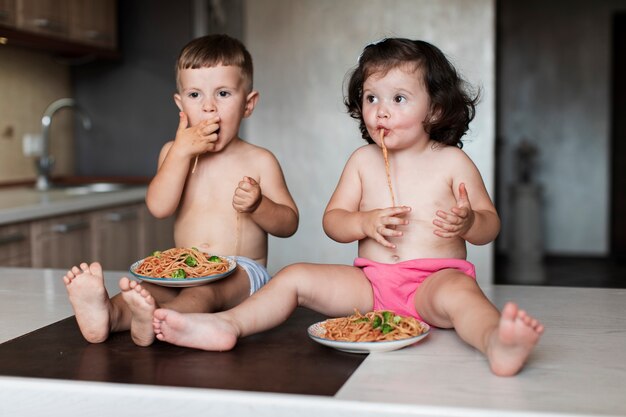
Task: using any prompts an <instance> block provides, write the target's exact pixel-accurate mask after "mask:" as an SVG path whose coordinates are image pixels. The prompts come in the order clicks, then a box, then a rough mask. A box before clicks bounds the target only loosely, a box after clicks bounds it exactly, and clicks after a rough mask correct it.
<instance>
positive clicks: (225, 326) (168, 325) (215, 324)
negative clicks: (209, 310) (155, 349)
mask: <svg viewBox="0 0 626 417" xmlns="http://www.w3.org/2000/svg"><path fill="white" fill-rule="evenodd" d="M153 327H154V333H155V334H156V338H157V339H159V340H162V341H164V342H169V343H172V344H174V345H178V346H186V347H191V348H196V349H203V350H219V351H224V350H230V349H232V348H233V347H235V344H236V343H237V330H236V329H235V327H233V325H232V324H230V323H229V322H228V321H226V320H224V319H223V318H221V317H219V314H181V313H177V312H176V311H174V310H168V309H164V308H161V309H158V310H156V311H155V312H154V320H153Z"/></svg>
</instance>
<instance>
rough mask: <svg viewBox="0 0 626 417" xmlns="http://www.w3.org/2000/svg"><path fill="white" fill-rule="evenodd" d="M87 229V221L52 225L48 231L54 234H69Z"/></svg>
mask: <svg viewBox="0 0 626 417" xmlns="http://www.w3.org/2000/svg"><path fill="white" fill-rule="evenodd" d="M88 227H89V222H87V221H84V220H83V221H77V222H72V223H57V224H54V225H52V227H51V228H50V230H52V231H53V232H55V233H70V232H74V231H76V230H82V229H87V228H88Z"/></svg>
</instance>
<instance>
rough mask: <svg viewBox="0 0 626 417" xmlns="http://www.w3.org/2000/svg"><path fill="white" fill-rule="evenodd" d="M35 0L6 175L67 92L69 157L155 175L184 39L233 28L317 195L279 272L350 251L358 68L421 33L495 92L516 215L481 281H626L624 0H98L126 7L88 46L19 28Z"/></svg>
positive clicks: (12, 79)
mask: <svg viewBox="0 0 626 417" xmlns="http://www.w3.org/2000/svg"><path fill="white" fill-rule="evenodd" d="M70 1H73V0H70ZM48 2H50V3H52V4H54V3H55V0H48ZM22 3H28V1H25V0H10V1H7V0H0V37H1V36H5V37H6V39H8V41H7V42H5V43H6V44H5V45H0V97H1V98H0V184H11V183H19V182H25V181H26V182H27V181H32V180H34V177H35V170H34V167H33V164H32V161H31V160H30V159H31V158H30V157H28V156H24V153H23V143H22V141H23V137H24V136H25V135H27V134H29V133H32V132H36V130H37V129H38V126H39V125H40V120H41V115H42V113H43V111H44V109H45V108H46V106H47V105H48V104H49V103H50V102H52V101H54V100H56V99H57V98H61V97H73V98H75V99H76V100H77V102H78V103H79V104H80V106H81V107H83V108H84V109H85V111H86V112H87V113H89V115H90V116H91V118H92V121H93V127H92V129H91V130H90V131H84V130H83V129H80V128H76V129H74V126H73V122H72V119H71V118H69V117H66V120H65V121H63V120H61V121H60V122H59V123H58V126H57V127H56V128H57V129H59V131H61V132H63V133H59V134H56V135H55V137H56V136H58V137H59V138H61V137H62V138H61V139H58V140H56V139H55V141H54V143H53V153H54V154H55V156H56V157H57V165H56V168H55V174H56V175H76V176H123V177H137V178H146V179H148V178H150V177H151V176H152V175H154V173H155V170H156V161H157V156H158V152H159V150H160V149H161V146H162V145H163V143H165V142H166V141H168V140H171V139H172V138H173V135H174V133H175V130H176V126H177V109H176V107H175V105H174V102H173V99H172V96H173V94H174V92H175V82H174V63H175V60H176V57H177V55H178V52H179V50H180V48H181V47H182V46H183V45H184V44H185V43H187V42H188V41H189V40H191V39H192V38H194V37H197V36H201V35H204V34H207V33H228V34H230V35H232V36H234V37H237V38H239V39H241V40H242V41H243V42H244V43H245V44H246V45H247V46H248V49H249V50H250V52H251V54H252V56H253V58H254V63H255V80H254V84H255V85H254V86H255V89H257V90H258V91H259V92H260V95H261V99H260V102H259V105H258V106H257V108H256V110H255V112H254V114H253V115H252V117H251V118H250V119H248V120H246V121H245V123H244V126H243V131H242V137H243V138H245V139H246V140H248V141H250V142H252V143H255V144H258V145H261V146H264V147H266V148H268V149H270V150H272V151H273V152H274V154H275V155H276V156H277V158H278V159H279V161H280V163H281V165H282V167H283V170H284V173H285V176H286V179H287V183H288V186H289V188H290V190H291V192H292V194H293V196H294V198H295V199H296V202H297V204H298V206H299V209H300V212H301V222H300V228H299V230H298V232H297V233H296V235H295V236H293V237H291V238H289V239H274V238H272V239H271V241H270V265H269V269H270V272H272V273H273V272H276V271H277V270H278V269H280V268H281V267H282V266H284V265H286V264H290V263H293V262H298V261H310V262H325V263H329V262H330V263H351V262H352V259H353V258H354V257H355V255H356V244H351V245H342V244H337V243H336V242H333V241H332V240H330V239H329V238H328V237H326V236H325V235H324V233H323V231H322V227H321V218H322V213H323V210H324V207H325V205H326V203H327V201H328V199H329V197H330V195H331V193H332V192H333V190H334V187H335V185H336V183H337V180H338V178H339V176H340V174H341V170H342V169H343V166H344V163H345V161H346V160H347V158H348V156H349V155H350V154H351V153H352V152H353V151H354V150H355V149H356V148H357V147H358V146H361V145H363V144H364V142H363V140H362V139H360V135H359V132H358V128H357V124H356V122H354V121H353V120H352V119H351V118H350V117H349V116H348V115H347V114H346V112H345V109H344V106H343V104H342V103H343V82H344V77H345V75H346V73H347V72H348V71H349V70H350V69H351V68H352V67H353V66H354V65H355V64H356V59H357V57H358V55H359V53H360V52H361V50H362V49H363V47H364V46H365V45H366V44H367V43H369V42H373V41H376V40H378V39H380V38H383V37H391V36H400V37H408V38H415V39H423V40H426V41H428V42H431V43H433V44H435V45H437V46H438V47H439V48H441V49H442V50H443V51H444V52H445V53H446V55H447V56H448V57H449V58H450V60H451V61H452V62H453V63H454V65H455V66H456V67H457V69H458V70H459V72H460V73H461V74H462V75H463V76H464V77H465V79H467V80H468V81H469V82H470V84H472V85H473V86H475V87H477V88H480V89H481V92H482V99H481V102H480V104H479V106H478V108H477V116H476V118H475V120H474V121H473V122H472V125H471V131H470V132H469V133H468V135H467V136H466V139H465V146H464V148H463V149H464V150H465V151H466V152H467V153H468V154H469V155H470V156H471V157H472V159H473V160H474V162H475V163H476V165H477V166H478V168H479V169H480V171H481V173H482V175H483V178H484V179H485V183H486V185H487V187H488V190H489V192H490V194H491V196H492V198H493V199H494V201H495V202H496V205H497V208H498V211H499V213H500V215H501V218H502V221H503V227H502V232H501V234H500V236H499V238H498V239H497V241H496V242H495V243H494V244H490V245H486V246H483V247H470V250H469V260H470V261H472V262H474V263H475V264H476V265H477V269H478V274H479V281H481V283H483V284H488V283H491V282H496V283H515V284H532V285H573V286H600V287H602V286H605V287H606V286H608V287H621V288H623V287H626V281H625V280H624V277H625V274H624V272H626V267H625V266H624V264H623V259H624V258H625V257H626V256H625V254H626V224H625V222H624V220H623V216H622V215H621V214H622V213H623V212H626V202H625V201H624V198H625V196H626V192H624V190H625V189H626V184H625V183H626V160H625V159H626V157H625V155H626V149H625V145H624V141H625V139H626V114H625V113H626V82H625V81H624V80H623V79H621V78H622V77H620V76H623V74H626V59H625V57H626V0H597V1H593V2H591V1H585V0H573V1H572V0H570V1H565V0H554V1H550V2H545V1H538V0H530V1H528V0H526V1H521V0H500V1H495V0H440V1H436V2H433V1H428V0H384V1H383V0H341V1H334V0H231V1H226V0H182V1H177V2H173V1H166V0H153V1H148V0H123V1H113V0H107V1H105V2H97V4H107V3H110V4H112V5H113V6H112V7H113V8H112V9H111V8H104V9H102V10H101V11H96V12H97V13H99V14H100V15H101V16H102V15H103V14H106V13H112V17H111V20H112V21H113V22H114V25H115V26H114V27H115V31H114V32H113V35H112V37H110V38H109V39H108V41H109V44H108V45H107V44H100V45H95V47H94V48H91V49H86V50H82V49H80V48H69V47H68V46H67V44H64V43H63V42H50V41H46V42H43V41H42V39H41V38H38V37H35V38H32V39H30V38H28V37H23V36H22V37H21V39H20V42H18V44H15V43H13V42H11V40H12V37H11V36H7V35H6V34H7V33H8V34H9V35H13V32H12V31H11V29H10V23H8V21H6V20H5V21H3V20H2V19H3V17H2V16H3V15H2V10H3V7H5V8H6V10H9V11H11V4H18V5H19V4H22ZM37 3H39V4H42V3H46V2H45V1H42V2H37ZM7 4H8V6H7ZM94 4H95V3H94ZM14 7H15V6H14ZM60 8H61V7H60V6H59V7H57V9H60ZM13 10H14V11H15V10H16V9H15V8H14V9H13ZM111 10H113V12H111ZM9 15H10V14H9ZM0 39H1V38H0ZM620 139H621V140H620Z"/></svg>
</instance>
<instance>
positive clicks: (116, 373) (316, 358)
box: [0, 308, 365, 395]
mask: <svg viewBox="0 0 626 417" xmlns="http://www.w3.org/2000/svg"><path fill="white" fill-rule="evenodd" d="M323 319H324V317H323V316H321V315H319V314H317V313H314V312H312V311H310V310H306V309H302V308H299V309H297V310H296V311H295V312H294V314H293V315H292V316H291V317H290V319H289V320H288V321H287V322H285V323H284V324H282V325H281V326H279V327H277V328H275V329H272V330H270V331H267V332H264V333H261V334H257V335H253V336H249V337H246V338H243V339H241V340H240V341H239V343H238V344H237V346H236V347H235V348H234V349H233V350H232V351H229V352H205V351H201V350H196V349H189V348H182V347H178V346H174V345H170V344H168V343H163V342H159V341H156V342H155V343H154V344H153V345H152V346H150V347H138V346H136V345H135V344H134V343H133V342H132V340H131V338H130V333H129V332H121V333H114V334H112V335H111V336H110V337H109V339H108V340H107V341H106V342H104V343H99V344H90V343H88V342H87V341H85V340H84V339H83V337H82V335H81V334H80V332H79V330H78V325H77V324H76V320H75V318H74V317H70V318H67V319H65V320H62V321H59V322H57V323H54V324H51V325H49V326H47V327H44V328H42V329H39V330H36V331H34V332H32V333H29V334H26V335H24V336H21V337H19V338H17V339H14V340H11V341H8V342H6V343H3V344H0V374H1V375H5V376H20V377H36V378H55V379H69V380H84V381H99V382H114V383H128V384H147V385H161V386H176V387H194V388H217V389H229V390H243V391H258V392H276V393H293V394H309V395H334V394H335V393H336V392H337V391H338V390H339V389H340V388H341V386H342V385H343V384H344V383H345V381H346V380H347V379H348V378H349V377H350V375H352V373H353V372H354V371H355V370H356V368H357V367H358V366H359V365H360V364H361V362H362V361H363V360H364V358H365V355H359V354H350V353H344V352H339V351H336V350H334V349H331V348H328V347H325V346H321V345H319V344H317V343H315V342H314V341H312V340H311V339H310V338H309V337H308V335H307V332H306V329H307V327H308V325H310V324H312V323H314V322H317V321H319V320H323Z"/></svg>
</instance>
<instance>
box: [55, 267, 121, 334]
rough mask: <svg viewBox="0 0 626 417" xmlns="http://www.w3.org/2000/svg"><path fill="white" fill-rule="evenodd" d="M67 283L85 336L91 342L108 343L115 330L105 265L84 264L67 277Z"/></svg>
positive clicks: (67, 274) (79, 325)
mask: <svg viewBox="0 0 626 417" xmlns="http://www.w3.org/2000/svg"><path fill="white" fill-rule="evenodd" d="M63 282H64V283H65V288H66V289H67V293H68V295H69V298H70V303H71V304H72V309H74V314H76V321H77V322H78V327H79V328H80V332H81V333H82V334H83V337H84V338H85V339H87V341H88V342H91V343H100V342H104V341H105V340H106V339H107V337H108V336H109V331H110V329H111V308H112V305H111V301H110V300H109V294H108V293H107V290H106V288H105V286H104V275H103V274H102V266H100V264H99V263H98V262H94V263H92V264H91V265H87V264H86V263H84V262H83V263H81V264H80V268H79V267H77V266H73V267H72V269H70V270H69V271H67V272H66V273H65V275H64V276H63Z"/></svg>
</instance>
